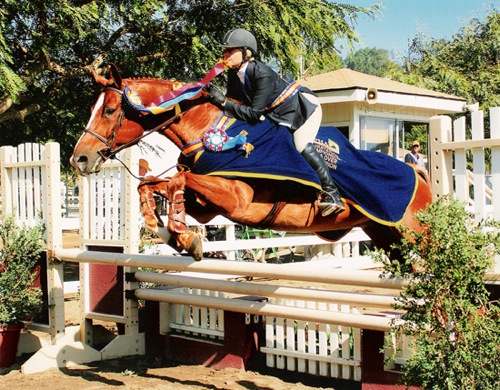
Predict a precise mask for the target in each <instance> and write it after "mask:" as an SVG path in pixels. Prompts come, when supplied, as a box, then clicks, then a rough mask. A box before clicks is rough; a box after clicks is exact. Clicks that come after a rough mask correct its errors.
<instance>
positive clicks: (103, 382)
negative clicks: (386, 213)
mask: <svg viewBox="0 0 500 390" xmlns="http://www.w3.org/2000/svg"><path fill="white" fill-rule="evenodd" d="M154 365H155V364H154V362H147V361H144V359H131V358H130V359H116V360H109V361H106V362H99V364H95V365H88V366H87V365H86V366H78V367H75V368H68V369H62V370H50V371H47V372H44V373H41V374H31V375H23V374H21V372H20V371H19V370H12V371H10V372H8V373H6V374H4V375H0V389H1V390H4V389H5V390H7V389H8V390H14V389H15V390H17V389H36V390H78V389H85V390H98V389H112V388H124V389H169V390H170V389H182V390H184V389H185V390H188V389H228V390H249V389H277V390H279V389H294V390H299V389H300V390H303V389H321V388H332V389H354V388H355V387H352V386H349V387H344V386H341V387H318V386H317V385H316V384H311V385H305V384H302V383H296V382H295V381H294V380H293V378H290V379H291V380H290V379H286V378H285V379H284V380H283V379H279V378H277V377H274V376H269V375H264V374H259V373H256V372H251V371H246V372H245V371H240V370H235V369H225V370H218V371H216V370H213V369H210V368H206V367H203V366H179V365H176V366H172V367H166V366H165V364H164V363H163V364H162V367H160V368H155V367H154Z"/></svg>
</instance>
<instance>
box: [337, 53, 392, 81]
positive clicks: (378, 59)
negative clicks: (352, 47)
mask: <svg viewBox="0 0 500 390" xmlns="http://www.w3.org/2000/svg"><path fill="white" fill-rule="evenodd" d="M345 64H346V66H347V67H348V68H349V69H353V70H357V71H358V72H363V73H368V74H371V75H374V76H379V77H385V76H387V75H388V74H390V73H391V72H394V71H396V70H398V69H399V65H398V64H396V63H395V62H394V61H392V60H391V58H390V56H389V52H388V51H387V50H385V49H378V48H375V47H370V48H368V47H367V48H363V49H359V50H357V51H355V52H354V53H351V54H349V55H348V56H347V58H346V59H345Z"/></svg>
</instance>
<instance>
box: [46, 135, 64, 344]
mask: <svg viewBox="0 0 500 390" xmlns="http://www.w3.org/2000/svg"><path fill="white" fill-rule="evenodd" d="M43 161H44V168H45V182H44V188H43V192H44V194H45V196H44V216H45V226H46V229H47V289H48V299H49V327H50V334H51V339H52V343H54V344H55V343H56V341H57V340H58V339H60V338H61V337H63V336H64V276H63V263H62V262H57V263H56V262H54V261H53V259H52V257H51V256H52V253H53V252H54V251H55V250H57V249H59V248H61V247H62V230H61V194H60V190H59V185H60V184H59V183H60V181H61V173H60V154H59V144H58V143H56V142H49V143H47V144H46V145H45V149H44V154H43Z"/></svg>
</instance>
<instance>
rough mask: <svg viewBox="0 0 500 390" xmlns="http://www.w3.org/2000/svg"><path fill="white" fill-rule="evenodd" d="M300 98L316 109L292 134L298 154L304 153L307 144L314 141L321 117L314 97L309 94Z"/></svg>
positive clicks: (318, 105) (316, 99)
mask: <svg viewBox="0 0 500 390" xmlns="http://www.w3.org/2000/svg"><path fill="white" fill-rule="evenodd" d="M302 96H304V97H305V98H306V99H307V100H309V101H310V102H311V103H312V104H314V105H316V109H315V110H314V111H313V113H312V114H311V116H310V117H309V118H307V120H306V121H305V122H304V124H303V125H302V126H300V127H299V128H298V129H297V130H295V131H294V133H293V142H294V143H295V148H296V149H297V150H298V151H299V153H302V152H303V151H304V148H305V147H306V145H307V144H308V143H310V142H313V141H314V138H315V137H316V133H317V132H318V129H319V126H320V125H321V119H322V116H323V112H322V110H321V104H320V103H319V100H318V98H317V97H316V96H314V95H311V94H309V93H303V94H302Z"/></svg>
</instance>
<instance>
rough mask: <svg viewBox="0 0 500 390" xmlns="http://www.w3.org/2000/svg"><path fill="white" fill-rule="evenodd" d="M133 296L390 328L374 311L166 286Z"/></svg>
mask: <svg viewBox="0 0 500 390" xmlns="http://www.w3.org/2000/svg"><path fill="white" fill-rule="evenodd" d="M135 296H136V297H137V298H139V299H144V300H146V301H159V302H168V303H176V304H183V305H193V306H204V307H208V308H214V309H223V310H225V311H231V312H236V313H245V314H254V315H261V316H273V317H281V318H290V319H295V320H302V321H313V322H322V323H333V324H338V325H341V326H349V327H355V328H361V329H370V330H378V331H384V332H385V331H388V330H389V329H391V322H392V319H391V318H387V317H380V316H374V315H363V314H350V313H341V312H332V311H326V310H317V309H302V308H298V307H292V306H282V305H275V304H272V303H266V302H254V301H246V300H243V299H229V298H216V297H210V296H200V295H191V294H183V293H177V292H172V291H169V290H155V289H148V288H139V289H137V290H135Z"/></svg>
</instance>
